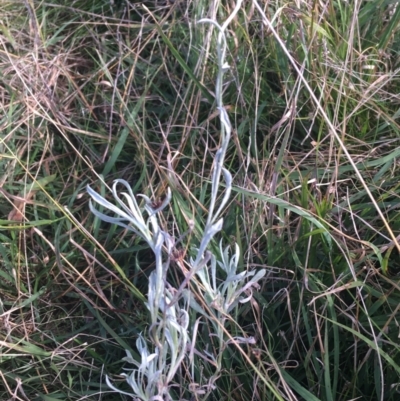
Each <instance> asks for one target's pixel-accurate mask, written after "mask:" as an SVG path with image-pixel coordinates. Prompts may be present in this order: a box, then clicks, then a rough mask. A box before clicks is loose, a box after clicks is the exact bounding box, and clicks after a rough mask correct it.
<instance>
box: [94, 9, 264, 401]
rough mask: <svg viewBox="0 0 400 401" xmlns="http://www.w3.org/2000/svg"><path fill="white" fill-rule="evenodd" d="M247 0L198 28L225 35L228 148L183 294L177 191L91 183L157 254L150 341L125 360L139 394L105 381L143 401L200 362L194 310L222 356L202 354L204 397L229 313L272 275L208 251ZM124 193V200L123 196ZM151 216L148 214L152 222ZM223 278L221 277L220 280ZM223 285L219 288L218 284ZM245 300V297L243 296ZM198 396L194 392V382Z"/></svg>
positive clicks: (166, 396)
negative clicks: (236, 37)
mask: <svg viewBox="0 0 400 401" xmlns="http://www.w3.org/2000/svg"><path fill="white" fill-rule="evenodd" d="M240 5H241V1H238V3H237V5H236V8H235V10H234V12H233V13H232V14H231V15H230V17H229V18H228V19H227V21H226V22H225V23H224V24H223V25H222V26H220V25H219V24H218V23H216V22H215V21H212V20H209V19H202V20H200V21H199V23H210V24H213V25H214V26H215V27H216V28H217V31H218V38H217V61H218V76H217V80H216V91H215V94H216V103H217V109H218V111H219V115H220V121H221V147H220V148H219V149H218V151H217V152H216V154H215V160H214V164H213V170H212V179H211V182H212V185H211V198H210V199H211V200H210V205H209V211H208V217H207V222H206V225H205V228H204V233H203V236H202V238H201V240H200V244H199V245H198V247H197V248H195V249H193V254H194V255H195V256H194V257H191V258H190V260H189V261H188V263H187V264H186V265H187V266H189V267H190V270H189V272H188V274H187V277H186V280H184V283H183V284H182V285H181V287H180V288H178V289H174V290H173V289H172V286H171V284H169V283H168V282H167V272H168V269H169V266H170V262H171V259H172V257H173V254H172V253H173V249H174V246H175V238H174V237H173V236H171V235H170V234H169V233H167V232H165V231H164V230H163V229H162V227H161V226H160V224H159V220H158V217H157V215H158V213H160V212H161V211H162V210H163V209H164V208H165V207H166V206H167V205H168V204H169V202H170V201H171V191H170V190H169V189H168V192H167V197H166V199H165V200H164V202H163V203H162V204H161V205H160V206H159V207H157V208H155V207H154V205H153V204H152V202H151V200H150V199H149V198H148V197H147V196H145V195H138V196H140V197H141V198H143V199H144V207H140V206H139V204H138V203H137V201H136V198H135V196H134V194H133V193H132V190H131V187H130V186H129V184H128V183H127V182H126V181H125V180H121V179H118V180H116V181H115V182H114V185H113V187H112V193H113V196H114V198H115V200H116V205H117V206H116V205H114V204H112V203H110V202H109V201H107V200H106V199H105V198H103V197H102V196H101V195H99V194H98V193H97V192H95V191H94V190H93V189H92V188H90V186H88V187H87V191H88V193H89V195H90V196H91V198H92V200H93V201H94V202H96V203H97V204H99V205H100V206H102V207H103V208H104V209H108V210H109V211H110V212H113V213H114V214H115V215H116V217H111V216H109V215H107V214H104V213H101V212H99V211H98V210H97V209H96V208H95V207H94V206H93V205H92V203H90V210H91V211H92V213H93V214H94V215H95V216H97V217H98V218H100V219H101V220H103V221H106V222H108V223H113V224H117V225H119V226H122V227H124V228H126V229H127V230H130V231H132V232H133V233H134V234H136V235H138V236H139V237H141V238H142V239H143V240H144V241H145V242H146V243H147V244H148V246H149V247H150V248H151V250H152V251H153V253H154V255H155V270H154V271H153V272H152V273H151V274H150V277H149V287H148V299H147V308H148V310H149V312H150V322H149V330H148V338H144V336H143V335H140V336H139V338H138V339H137V341H136V347H137V349H138V351H139V354H140V357H141V360H140V361H136V360H135V359H134V358H133V356H132V355H131V353H130V352H129V351H128V350H127V351H126V354H127V356H126V357H125V358H123V360H124V361H126V362H129V363H131V364H132V365H134V366H135V368H134V369H132V370H131V371H130V373H123V375H124V376H125V377H126V381H127V383H128V384H129V386H130V387H131V389H132V393H128V392H125V391H121V390H119V389H118V388H116V387H115V386H114V385H113V384H112V383H111V381H110V379H109V377H106V381H107V384H108V385H109V386H110V387H111V388H112V389H113V390H115V391H117V392H119V393H121V394H126V395H128V396H132V397H134V399H140V400H143V401H150V400H172V399H173V395H172V392H171V385H172V384H173V380H174V377H175V375H176V373H177V371H178V369H179V367H180V365H181V364H182V362H183V361H184V360H185V359H187V362H188V364H189V365H190V364H191V363H193V350H194V349H195V347H196V344H195V342H196V341H195V338H196V324H195V323H194V322H192V324H191V322H190V321H189V313H188V310H192V311H194V312H196V313H200V314H202V315H203V316H204V317H205V318H207V319H208V320H209V323H210V327H211V328H212V329H213V330H214V333H212V334H213V336H215V337H216V338H217V341H218V345H219V348H218V349H217V351H216V352H217V353H218V354H217V355H212V354H211V353H210V352H206V351H204V352H203V355H204V356H206V358H205V359H208V360H210V359H211V360H212V361H213V366H214V373H213V375H212V377H210V378H209V379H208V383H207V385H205V386H199V387H198V388H197V389H195V390H194V391H196V392H197V394H198V395H200V394H202V395H203V397H204V398H207V396H208V395H209V394H210V392H211V391H212V390H213V389H214V388H215V384H214V383H215V380H216V379H217V377H218V375H219V373H220V370H221V369H222V354H223V350H224V349H225V348H226V345H227V343H228V342H229V341H231V340H230V338H232V337H230V338H228V337H227V335H226V332H225V330H224V323H225V322H226V319H227V318H228V317H229V316H230V314H231V313H232V311H233V310H234V308H235V307H236V306H237V305H238V303H244V302H247V301H249V300H250V299H251V295H250V296H249V295H248V294H249V293H250V294H251V291H249V290H250V289H251V287H256V286H257V285H258V281H259V280H260V279H261V278H262V277H263V276H264V274H265V270H259V271H258V272H256V271H254V270H253V271H246V270H245V271H242V272H238V271H237V269H238V262H239V256H240V255H239V247H238V246H237V245H235V251H234V252H233V255H230V252H229V247H226V248H225V249H224V248H223V246H222V243H220V251H219V255H214V254H213V253H212V252H211V251H210V250H209V245H210V241H211V240H213V239H215V237H216V235H217V234H218V233H219V232H220V231H221V229H222V223H223V219H222V218H221V217H220V215H221V213H222V211H223V209H224V206H225V205H226V204H227V202H228V200H229V198H230V193H231V188H232V177H231V174H230V173H229V171H228V170H227V169H225V168H224V158H225V154H226V150H227V147H228V144H229V140H230V138H231V131H232V126H231V123H230V121H229V117H228V114H227V112H226V110H225V108H224V106H223V100H222V84H223V78H224V74H225V73H226V72H227V71H228V70H229V65H228V64H227V63H226V61H225V56H226V38H225V31H226V28H227V26H228V25H229V23H230V22H231V21H232V19H233V18H234V16H235V14H236V13H237V12H238V10H239V8H240ZM221 177H223V179H224V181H225V190H224V193H223V196H222V201H221V202H220V204H219V206H218V204H217V194H218V192H219V189H220V181H221ZM118 185H122V186H124V187H125V188H126V191H127V192H121V193H120V195H119V192H118V188H117V187H118ZM121 195H122V196H121ZM145 216H146V217H145ZM217 266H219V267H220V268H221V269H222V270H223V271H224V272H225V274H224V279H223V280H221V277H219V276H218V272H217ZM217 276H218V279H217ZM194 278H196V279H197V282H200V283H201V286H197V289H198V292H199V293H200V294H201V296H202V298H203V299H202V302H203V303H204V305H206V307H205V308H204V307H201V306H200V304H199V303H198V302H197V301H195V297H194V294H192V293H191V291H190V286H189V285H188V284H189V281H190V280H194ZM217 283H218V284H217ZM244 292H246V294H247V295H246V296H245V297H243V293H244ZM234 340H235V342H236V343H244V342H247V343H248V342H252V341H254V340H253V339H252V338H247V339H246V338H242V337H234ZM191 387H192V391H193V385H192V386H191Z"/></svg>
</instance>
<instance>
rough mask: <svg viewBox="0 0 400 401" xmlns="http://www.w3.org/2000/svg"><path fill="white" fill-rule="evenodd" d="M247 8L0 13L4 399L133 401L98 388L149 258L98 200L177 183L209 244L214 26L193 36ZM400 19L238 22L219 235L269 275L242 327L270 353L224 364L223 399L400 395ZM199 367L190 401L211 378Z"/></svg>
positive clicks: (384, 5)
mask: <svg viewBox="0 0 400 401" xmlns="http://www.w3.org/2000/svg"><path fill="white" fill-rule="evenodd" d="M257 6H260V7H261V9H259V8H258V7H257ZM233 7H234V2H230V1H226V2H222V1H221V2H218V1H215V2H207V1H204V0H199V1H192V2H186V1H179V0H177V1H174V2H168V1H164V2H162V1H152V2H151V1H147V2H144V3H143V5H141V4H139V3H136V2H129V1H122V0H121V1H118V0H114V1H110V0H76V1H63V0H52V1H49V2H42V1H33V0H24V1H21V0H13V1H7V0H3V1H2V2H1V4H0V96H1V102H0V107H1V113H0V126H1V131H0V188H1V194H0V205H1V209H0V213H1V215H0V316H1V326H0V383H1V384H0V399H2V400H44V401H54V400H93V401H94V400H120V399H121V396H120V395H116V394H113V393H112V392H110V391H109V389H108V388H107V386H106V385H105V383H104V375H105V374H109V375H110V376H111V377H112V378H113V379H114V380H115V382H116V383H118V384H119V386H120V387H121V388H124V387H123V386H124V384H123V381H124V380H123V377H121V376H119V373H120V372H121V371H122V367H123V364H122V363H121V358H122V357H123V356H124V355H125V353H124V349H129V350H131V351H132V353H133V354H135V349H134V348H135V347H134V344H135V340H136V337H137V334H138V333H139V332H141V331H144V330H146V328H147V321H148V318H147V311H146V308H145V306H144V304H143V301H144V299H145V295H146V292H147V277H148V275H149V272H150V271H151V270H152V268H153V266H152V263H153V260H152V254H151V252H149V250H147V249H146V248H145V247H144V246H143V244H142V243H141V242H140V241H138V240H137V238H135V237H132V235H130V234H128V233H126V232H124V231H123V230H121V229H120V228H118V227H115V226H109V225H106V224H103V223H102V224H100V222H99V221H98V220H97V219H95V218H94V216H92V215H91V214H90V213H89V210H88V196H87V194H86V192H85V186H86V185H87V184H90V185H91V186H92V187H93V188H95V189H96V190H97V191H99V192H102V193H103V194H108V193H109V190H108V187H107V185H110V184H111V183H112V181H113V180H114V179H116V178H124V179H125V180H127V181H128V182H130V183H132V185H133V188H134V192H136V193H144V194H146V195H148V196H149V197H152V198H153V199H155V200H157V199H159V198H161V199H162V198H163V197H164V196H165V191H166V188H167V186H169V187H170V188H171V190H172V193H173V201H172V203H171V206H170V210H169V212H168V213H166V214H165V215H164V218H165V221H164V224H165V226H166V227H169V229H170V230H171V232H172V233H174V234H175V235H176V236H179V235H180V234H181V233H183V232H185V231H186V230H187V228H188V224H189V222H190V220H193V221H194V222H195V227H196V229H195V230H194V233H193V235H192V238H190V239H189V240H188V241H187V244H186V243H185V244H184V245H186V246H185V247H186V248H188V246H189V241H190V243H191V244H196V230H201V227H203V226H204V222H205V219H206V216H207V214H206V211H207V204H208V200H209V189H210V181H209V180H210V170H211V166H212V160H213V156H214V154H215V150H216V148H217V146H218V143H219V127H218V124H219V123H218V118H217V116H218V114H217V112H215V105H214V104H213V99H214V97H213V90H214V84H215V83H214V80H215V76H216V65H215V32H214V31H213V29H212V28H210V26H208V25H205V24H202V25H196V21H198V20H199V19H200V18H203V17H209V18H215V19H217V20H218V21H220V22H223V21H224V19H225V18H226V17H227V16H228V15H229V14H230V12H232V10H233ZM268 21H269V23H271V24H272V26H270V25H268ZM399 21H400V7H398V6H396V3H394V2H392V1H388V0H371V1H354V2H343V1H339V0H337V1H329V0H325V1H312V0H307V1H303V0H299V1H289V0H277V1H267V2H260V3H256V2H252V1H250V0H245V1H244V3H243V5H242V9H241V11H240V12H239V14H238V15H237V17H235V19H234V20H233V22H232V24H231V25H230V30H229V37H228V47H229V55H228V60H229V63H230V65H231V67H232V68H231V73H230V74H228V75H227V77H228V78H227V83H226V86H225V92H224V101H225V104H226V105H227V111H228V113H229V116H230V118H231V120H232V122H233V125H234V127H235V130H234V135H233V140H232V143H231V146H230V148H229V150H228V155H227V161H226V167H227V168H228V169H229V170H230V171H231V173H232V175H233V178H234V190H233V196H232V199H231V203H230V205H229V207H227V208H226V211H225V213H224V230H223V237H224V241H225V242H226V243H230V244H233V242H234V241H236V242H237V243H238V244H239V246H240V249H241V251H242V260H241V263H242V264H243V265H244V266H248V267H251V268H259V267H267V268H268V273H267V276H266V278H265V280H264V281H263V282H262V287H261V288H260V290H259V291H258V292H257V293H255V294H254V297H255V301H254V302H252V303H251V304H246V305H243V306H241V307H239V308H238V310H237V311H236V312H235V315H234V316H233V317H234V319H233V321H232V325H231V327H228V329H229V331H230V332H231V333H232V334H233V335H239V333H242V332H245V333H247V334H248V335H253V336H255V337H256V339H257V344H256V345H255V346H249V347H248V348H246V347H244V349H245V351H246V353H247V355H248V359H246V358H242V357H241V356H240V353H238V352H237V350H235V348H234V346H231V347H230V348H229V347H228V348H227V349H226V351H225V352H226V357H225V367H224V370H223V372H222V374H221V377H220V378H219V380H218V381H217V383H216V384H217V389H216V390H215V391H214V395H213V397H214V398H213V399H215V400H235V401H239V400H245V401H247V400H253V399H254V400H273V399H285V400H307V401H308V400H326V401H330V400H332V401H336V400H343V401H344V400H352V399H360V400H397V399H398V397H399V391H400V389H399V385H400V379H399V377H400V347H399V340H398V338H399V330H400V328H399V320H400V314H399V308H400V306H399V305H400V291H399V290H400V288H399V285H400V283H399V274H400V267H399V254H398V249H397V248H396V247H395V246H394V245H393V243H392V242H391V241H392V239H393V237H396V236H397V235H398V234H400V219H399V205H400V202H399V190H400V188H399V183H398V182H399V168H398V158H399V155H400V151H399V138H400V126H399V123H398V120H399V116H400V112H399V104H400V99H399V95H398V93H399V92H400V83H399V67H400V53H399V51H400V37H399V36H400V35H399ZM275 34H276V35H277V36H276V35H275ZM312 94H314V95H315V96H314V98H313V96H312ZM378 210H379V211H381V213H382V216H380V215H379V213H378ZM382 217H383V218H382ZM184 251H187V252H190V249H184ZM181 280H182V276H181V273H179V272H178V271H177V270H175V269H172V271H171V272H170V281H171V282H172V283H178V284H177V285H179V282H180V281H181ZM192 317H194V318H196V316H192ZM205 332H206V331H204V333H205ZM204 333H203V334H204ZM201 334H202V332H201V331H200V333H199V338H198V344H197V346H198V347H199V348H200V347H206V346H208V347H212V346H213V343H212V340H210V338H208V336H206V335H203V336H202V335H201ZM242 348H243V346H242ZM196 361H197V363H196V365H195V372H194V376H193V375H192V371H191V368H190V367H189V366H184V367H183V368H182V372H181V374H180V375H179V377H177V387H176V398H177V399H196V397H194V396H193V395H192V394H191V393H190V391H188V383H191V382H196V383H198V384H204V383H205V382H206V378H207V377H208V376H209V375H210V374H211V373H210V372H208V370H207V369H208V367H207V365H204V366H203V364H202V362H201V361H199V360H196ZM249 361H251V362H252V363H253V366H252V367H249ZM119 381H120V383H119ZM191 397H194V398H191ZM126 399H128V398H126ZM197 399H199V400H201V399H202V398H201V395H197Z"/></svg>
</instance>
